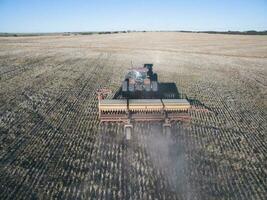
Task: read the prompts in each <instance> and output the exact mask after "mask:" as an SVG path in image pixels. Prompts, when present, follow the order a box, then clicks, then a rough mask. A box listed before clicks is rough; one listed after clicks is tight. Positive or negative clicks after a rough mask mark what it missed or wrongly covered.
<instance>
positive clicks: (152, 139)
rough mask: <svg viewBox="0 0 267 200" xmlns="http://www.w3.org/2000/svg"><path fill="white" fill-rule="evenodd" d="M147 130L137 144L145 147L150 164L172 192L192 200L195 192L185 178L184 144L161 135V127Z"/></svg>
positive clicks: (151, 127)
mask: <svg viewBox="0 0 267 200" xmlns="http://www.w3.org/2000/svg"><path fill="white" fill-rule="evenodd" d="M148 129H149V130H147V131H145V132H147V133H146V134H143V135H142V136H141V137H139V139H138V142H139V143H140V144H141V145H143V146H144V147H145V149H146V151H147V153H148V155H149V157H150V160H151V162H152V164H153V165H154V167H155V168H156V169H157V170H158V171H160V172H161V173H162V174H164V176H165V178H166V180H167V182H168V184H169V185H168V186H169V189H170V190H171V191H172V192H175V193H177V195H178V196H181V197H184V198H185V199H193V196H195V195H193V194H194V193H195V192H194V191H193V188H192V187H191V186H190V185H189V181H188V177H186V169H187V161H186V152H185V151H186V147H185V144H183V143H182V142H181V141H179V140H177V138H175V137H173V136H170V137H167V136H165V135H163V134H162V129H161V127H159V126H157V125H151V126H150V127H149V128H148ZM177 131H183V130H181V129H180V130H177ZM172 132H174V131H173V130H172Z"/></svg>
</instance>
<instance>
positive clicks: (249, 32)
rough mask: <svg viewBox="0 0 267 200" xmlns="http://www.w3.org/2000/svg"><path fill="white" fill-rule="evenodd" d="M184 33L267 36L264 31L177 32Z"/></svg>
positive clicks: (266, 32)
mask: <svg viewBox="0 0 267 200" xmlns="http://www.w3.org/2000/svg"><path fill="white" fill-rule="evenodd" d="M178 32H184V33H209V34H231V35H267V30H266V31H255V30H250V31H178Z"/></svg>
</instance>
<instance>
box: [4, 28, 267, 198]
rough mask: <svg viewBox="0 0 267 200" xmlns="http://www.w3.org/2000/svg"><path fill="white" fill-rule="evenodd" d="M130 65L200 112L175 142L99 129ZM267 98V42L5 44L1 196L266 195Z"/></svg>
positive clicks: (181, 127)
mask: <svg viewBox="0 0 267 200" xmlns="http://www.w3.org/2000/svg"><path fill="white" fill-rule="evenodd" d="M131 62H132V63H133V64H134V65H137V66H140V65H142V64H143V63H154V71H155V72H157V73H158V75H159V81H162V82H175V83H176V85H177V88H178V90H179V92H181V93H182V94H183V96H185V97H187V98H188V99H189V100H190V102H191V103H192V105H193V106H194V107H196V108H200V109H199V110H196V109H195V110H194V109H192V110H191V111H190V116H191V117H192V121H191V123H190V124H187V125H186V124H182V123H175V124H173V125H172V133H173V135H172V138H171V139H168V138H165V137H163V136H162V134H161V133H160V127H161V126H160V124H156V123H139V124H136V125H135V129H134V136H133V137H134V140H133V142H132V143H131V144H130V145H129V146H125V145H124V144H123V143H122V142H121V141H122V133H123V124H115V123H110V124H103V125H100V124H99V121H98V110H97V106H98V101H97V96H96V94H95V92H96V91H97V89H99V88H103V87H108V88H111V89H112V90H113V92H114V94H115V92H116V90H117V89H118V88H119V87H120V84H121V81H122V80H123V78H124V75H125V73H126V72H127V69H128V68H130V67H131ZM266 92H267V36H245V35H222V34H202V33H174V32H173V33H172V32H170V33H168V32H164V33H160V32H154V33H153V32H151V33H150V32H147V33H126V34H110V35H88V36H87V35H84V36H81V35H80V36H41V37H0V199H116V200H117V199H151V200H152V199H158V200H159V199H190V200H191V199H196V200H198V199H265V198H266V195H267V192H266V190H267V168H266V153H267V149H266V132H267V122H266V119H267V113H266V112H267V104H266V102H267V101H266ZM202 108H203V109H206V110H208V111H209V112H204V111H202V110H201V109H202Z"/></svg>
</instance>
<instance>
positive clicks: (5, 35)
mask: <svg viewBox="0 0 267 200" xmlns="http://www.w3.org/2000/svg"><path fill="white" fill-rule="evenodd" d="M131 32H147V31H145V30H144V31H135V30H133V31H132V30H127V31H102V32H59V33H0V37H26V36H53V35H62V36H70V35H94V34H100V35H102V34H118V33H131ZM148 32H153V31H148ZM155 32H181V33H208V34H231V35H267V30H265V31H255V30H249V31H184V30H181V31H155Z"/></svg>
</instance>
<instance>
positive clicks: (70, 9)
mask: <svg viewBox="0 0 267 200" xmlns="http://www.w3.org/2000/svg"><path fill="white" fill-rule="evenodd" d="M252 29H254V30H267V0H0V32H64V31H114V30H220V31H224V30H225V31H227V30H241V31H243V30H252Z"/></svg>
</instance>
